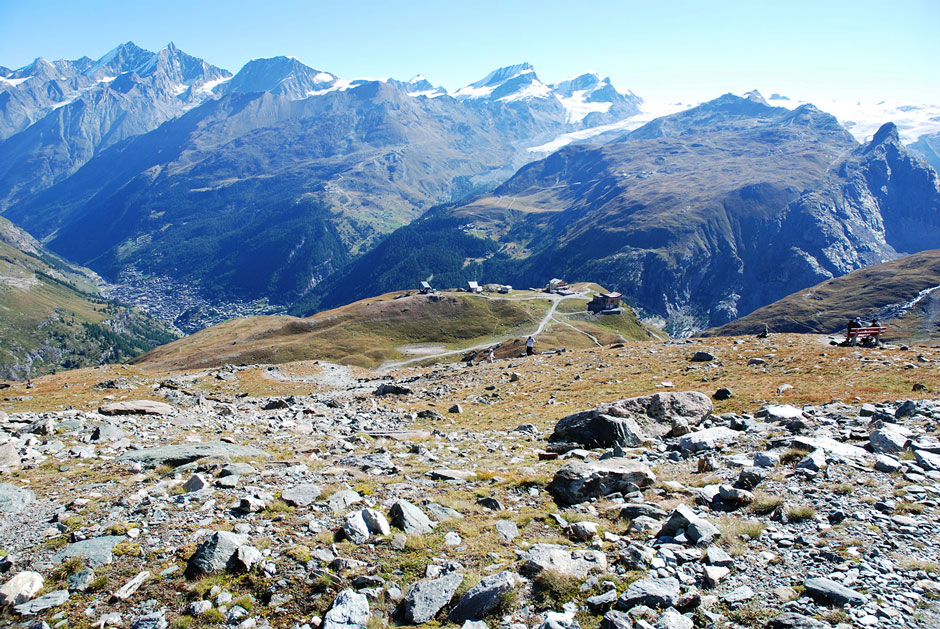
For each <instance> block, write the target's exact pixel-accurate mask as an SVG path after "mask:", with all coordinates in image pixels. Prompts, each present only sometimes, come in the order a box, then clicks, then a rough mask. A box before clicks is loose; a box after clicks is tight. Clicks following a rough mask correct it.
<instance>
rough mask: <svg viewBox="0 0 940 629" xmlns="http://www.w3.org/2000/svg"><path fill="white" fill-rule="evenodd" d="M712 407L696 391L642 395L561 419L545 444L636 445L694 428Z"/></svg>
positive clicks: (704, 397) (708, 400) (703, 396)
mask: <svg viewBox="0 0 940 629" xmlns="http://www.w3.org/2000/svg"><path fill="white" fill-rule="evenodd" d="M713 408H714V407H713V406H712V402H711V400H710V399H709V398H708V396H707V395H705V394H704V393H699V392H698V391H677V392H665V393H654V394H652V395H642V396H640V397H635V398H629V399H626V400H620V401H617V402H611V403H609V404H601V405H600V406H598V407H597V408H595V409H593V410H589V411H582V412H580V413H575V414H574V415H569V416H567V417H563V418H562V419H561V420H559V422H558V424H557V425H556V426H555V431H554V432H553V433H552V436H551V437H549V441H571V442H575V443H581V444H584V445H586V446H589V447H612V446H614V445H622V446H638V445H641V444H642V443H643V442H644V441H647V440H649V439H650V438H655V437H662V436H665V435H666V434H668V433H670V432H671V431H672V430H673V428H675V427H678V426H697V425H698V424H700V423H701V422H702V420H704V419H705V418H707V417H708V416H709V415H711V412H712V409H713Z"/></svg>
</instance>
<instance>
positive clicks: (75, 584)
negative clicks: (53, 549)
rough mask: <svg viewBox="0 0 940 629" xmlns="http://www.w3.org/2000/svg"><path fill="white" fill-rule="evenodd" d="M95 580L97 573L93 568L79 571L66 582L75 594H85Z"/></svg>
mask: <svg viewBox="0 0 940 629" xmlns="http://www.w3.org/2000/svg"><path fill="white" fill-rule="evenodd" d="M94 580H95V571H94V570H92V569H91V568H85V569H84V570H79V571H78V572H76V573H75V574H72V575H69V576H68V578H67V579H66V582H67V583H68V585H69V590H71V591H73V592H84V591H85V590H87V589H88V587H89V586H90V585H91V584H92V582H94Z"/></svg>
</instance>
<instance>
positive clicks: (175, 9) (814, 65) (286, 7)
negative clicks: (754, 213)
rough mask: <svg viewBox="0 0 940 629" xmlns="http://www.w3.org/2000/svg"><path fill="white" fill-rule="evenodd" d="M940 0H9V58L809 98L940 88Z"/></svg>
mask: <svg viewBox="0 0 940 629" xmlns="http://www.w3.org/2000/svg"><path fill="white" fill-rule="evenodd" d="M938 33H940V1H937V0H894V1H893V2H891V3H887V2H884V1H883V0H882V1H878V2H875V1H871V0H854V1H852V2H844V1H841V0H838V1H830V0H815V1H813V2H806V1H803V0H788V1H786V2H773V3H771V2H765V1H762V0H750V1H748V2H737V1H735V2H731V1H728V2H721V1H719V0H713V1H711V2H700V1H692V0H661V1H658V2H634V1H626V0H622V1H619V2H615V1H592V2H586V1H582V2H557V1H553V0H541V1H537V2H536V1H530V0H503V1H501V2H492V1H489V0H476V1H474V2H458V1H448V0H436V1H426V0H411V1H395V0H383V1H378V0H376V1H372V2H367V1H363V0H343V1H337V0H333V1H331V2H323V1H319V0H307V1H300V0H291V1H284V2H280V1H277V0H270V1H268V2H257V1H252V2H248V1H243V0H225V1H219V0H162V1H160V2H140V1H137V0H122V1H117V0H86V1H77V0H48V1H47V0H0V65H4V66H7V67H11V68H16V67H20V66H23V65H25V64H27V63H29V62H30V61H32V60H33V59H34V58H35V57H38V56H43V57H46V58H49V59H60V58H76V57H80V56H82V55H87V56H89V57H99V56H101V55H103V54H104V53H105V52H107V51H108V50H110V49H111V48H113V47H114V46H115V45H117V44H119V43H121V42H124V41H134V42H135V43H137V44H138V45H140V46H143V47H144V48H148V49H151V50H157V49H159V48H161V47H163V46H164V45H165V44H166V43H167V42H169V41H173V42H174V43H175V44H176V45H177V46H178V47H179V48H181V49H182V50H184V51H186V52H188V53H190V54H193V55H196V56H198V57H202V58H204V59H206V60H207V61H209V62H210V63H213V64H215V65H219V66H222V67H224V68H227V69H228V70H231V71H232V72H235V71H237V70H238V69H239V68H240V67H241V65H242V64H244V63H245V62H246V61H247V60H249V59H251V58H254V57H268V56H274V55H293V56H296V57H298V58H299V59H301V60H302V61H303V62H304V63H306V64H308V65H310V66H313V67H315V68H318V69H321V70H327V71H329V72H332V73H334V74H337V75H339V76H341V77H344V78H353V77H357V76H368V77H385V76H391V77H394V78H400V79H407V78H409V77H411V76H413V75H415V74H418V73H422V74H424V75H425V76H427V77H428V79H430V80H431V81H432V82H433V83H435V84H439V85H444V86H445V87H447V88H449V89H456V88H458V87H461V86H463V85H466V84H467V83H470V82H472V81H474V80H476V79H478V78H481V77H482V76H483V75H485V74H486V73H487V72H489V71H490V70H492V69H494V68H496V67H499V66H502V65H509V64H512V63H518V62H520V61H529V62H530V63H532V64H533V65H534V66H535V69H536V71H537V73H538V74H539V77H540V78H541V79H542V80H543V81H546V82H550V81H556V80H559V79H562V78H565V77H568V76H571V75H574V74H578V73H581V72H583V71H588V70H591V71H596V72H598V73H599V74H601V75H602V76H610V77H611V79H612V80H613V82H614V85H615V86H617V87H618V88H619V89H621V90H627V89H630V90H633V91H634V92H635V93H637V94H638V95H640V96H642V97H644V98H647V99H657V100H683V101H685V102H695V101H697V100H703V99H707V98H712V97H715V96H717V95H719V94H721V93H724V92H728V91H731V92H735V93H743V92H745V91H747V90H750V89H754V88H757V89H759V90H761V92H762V93H764V94H765V96H767V95H769V94H771V93H773V92H779V93H782V94H787V95H790V96H793V97H795V98H803V99H823V98H839V99H844V98H858V99H862V100H866V101H878V100H882V99H899V100H905V101H909V102H918V103H928V102H931V103H932V102H940V71H938V69H937V68H938V61H940V37H938V35H937V34H938Z"/></svg>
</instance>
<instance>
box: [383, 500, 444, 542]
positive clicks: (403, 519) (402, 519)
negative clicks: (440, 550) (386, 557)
mask: <svg viewBox="0 0 940 629" xmlns="http://www.w3.org/2000/svg"><path fill="white" fill-rule="evenodd" d="M389 517H390V518H391V521H392V524H393V525H394V526H396V527H398V528H400V529H401V530H402V531H404V532H405V533H406V534H408V535H424V534H425V533H430V532H431V531H433V530H434V527H433V526H432V524H431V520H430V518H428V516H426V515H425V514H424V512H423V511H421V509H419V508H418V507H416V506H415V505H413V504H411V503H410V502H407V501H405V500H399V501H397V502H396V503H395V504H393V505H392V508H391V509H390V510H389Z"/></svg>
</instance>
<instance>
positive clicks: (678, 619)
mask: <svg viewBox="0 0 940 629" xmlns="http://www.w3.org/2000/svg"><path fill="white" fill-rule="evenodd" d="M693 626H694V624H693V623H692V619H691V618H687V617H685V616H683V615H682V614H680V613H679V612H677V611H674V610H672V609H667V610H666V611H664V612H663V615H662V616H660V617H659V620H657V621H656V629H692V627H693Z"/></svg>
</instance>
